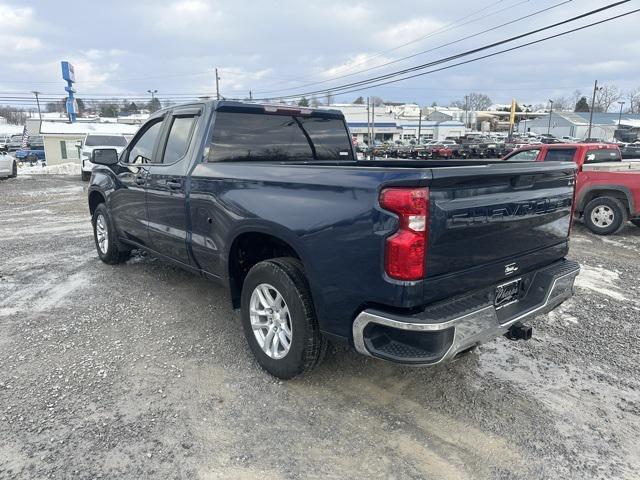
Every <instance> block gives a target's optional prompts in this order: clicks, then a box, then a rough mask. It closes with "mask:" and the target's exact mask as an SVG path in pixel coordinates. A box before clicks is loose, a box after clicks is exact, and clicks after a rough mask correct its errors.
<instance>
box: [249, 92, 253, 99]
mask: <svg viewBox="0 0 640 480" xmlns="http://www.w3.org/2000/svg"><path fill="white" fill-rule="evenodd" d="M249 100H253V95H252V94H251V90H249Z"/></svg>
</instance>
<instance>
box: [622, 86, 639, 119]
mask: <svg viewBox="0 0 640 480" xmlns="http://www.w3.org/2000/svg"><path fill="white" fill-rule="evenodd" d="M624 98H626V99H627V104H628V105H629V108H628V112H629V113H640V87H638V88H634V89H633V90H629V91H627V92H625V94H624Z"/></svg>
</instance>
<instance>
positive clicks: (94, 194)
mask: <svg viewBox="0 0 640 480" xmlns="http://www.w3.org/2000/svg"><path fill="white" fill-rule="evenodd" d="M106 202H107V199H106V197H105V195H104V194H103V193H102V192H101V191H99V190H92V191H90V192H89V213H90V214H91V215H93V212H95V211H96V208H98V205H100V204H101V203H106Z"/></svg>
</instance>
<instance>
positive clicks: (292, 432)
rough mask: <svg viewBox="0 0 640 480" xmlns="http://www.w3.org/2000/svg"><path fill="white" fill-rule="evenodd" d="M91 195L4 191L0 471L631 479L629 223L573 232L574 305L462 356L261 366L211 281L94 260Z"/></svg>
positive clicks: (634, 286)
mask: <svg viewBox="0 0 640 480" xmlns="http://www.w3.org/2000/svg"><path fill="white" fill-rule="evenodd" d="M85 191H86V184H85V183H82V182H81V181H80V180H79V177H78V178H76V177H67V176H45V175H31V176H28V175H23V176H19V177H18V178H17V179H11V180H4V181H0V439H1V440H0V478H2V479H4V478H20V479H44V478H65V479H67V478H82V479H84V478H87V479H91V478H101V479H107V478H113V479H116V478H117V479H129V478H131V479H142V478H154V479H164V478H189V479H190V478H233V479H235V478H255V477H258V476H261V477H264V478H318V477H322V478H380V477H384V478H397V479H405V478H427V479H462V478H471V479H486V478H509V479H531V478H536V479H537V478H563V479H567V478H575V479H584V478H602V479H612V478H625V479H637V478H638V476H639V475H640V474H639V473H638V472H640V441H639V438H640V375H639V374H640V367H639V363H640V354H639V337H640V335H639V333H638V332H639V329H638V317H639V314H640V295H639V293H640V282H638V279H639V278H640V228H637V227H634V226H633V225H629V226H628V227H627V228H626V229H625V230H624V231H623V232H622V233H621V234H619V235H617V236H614V237H605V238H600V237H596V236H594V235H592V234H590V233H589V232H587V231H586V230H585V228H584V227H582V225H580V224H577V225H576V226H575V229H574V235H573V239H572V242H571V244H572V246H571V257H572V258H573V259H576V260H578V261H579V262H580V263H581V264H582V266H583V273H582V274H581V276H580V277H579V284H578V287H577V289H576V290H577V291H576V296H575V297H574V298H573V299H572V300H571V301H569V302H567V303H565V304H564V305H562V306H561V307H560V308H559V309H557V310H556V311H554V312H552V313H551V314H549V315H547V316H545V317H539V318H538V319H537V320H536V321H535V322H533V325H534V339H533V340H532V341H530V342H526V343H523V342H517V343H516V342H509V341H507V340H505V339H502V338H501V339H498V340H496V341H494V342H492V343H490V344H487V345H485V346H483V347H481V348H480V349H479V351H478V352H474V353H472V354H470V355H468V356H466V357H464V358H462V359H460V360H458V361H457V362H455V363H453V364H449V365H444V366H439V367H435V368H406V367H401V366H397V365H393V364H388V363H384V362H381V361H377V360H372V359H367V358H364V357H362V356H359V355H358V354H356V353H353V352H351V351H348V350H346V349H331V351H330V352H329V355H328V357H327V359H326V361H325V362H324V363H323V364H322V365H321V366H320V368H319V369H317V370H316V371H315V372H313V373H312V374H310V375H308V376H306V377H303V378H300V379H296V380H293V381H290V382H281V381H277V380H275V379H274V378H272V377H270V376H269V375H267V374H265V373H264V372H262V371H261V370H260V369H259V367H258V366H257V364H256V363H255V362H254V361H253V359H252V357H251V355H250V352H249V350H248V348H247V346H246V345H245V341H244V338H243V336H242V331H241V327H240V324H239V319H238V315H237V313H235V312H234V311H233V310H231V309H230V307H229V301H228V295H227V293H226V292H225V290H224V289H222V288H219V287H218V286H216V285H215V284H212V283H210V282H208V281H205V280H203V279H200V278H198V277H195V276H192V275H190V274H188V273H186V272H183V271H180V270H177V269H175V268H173V267H171V266H167V265H165V264H163V263H162V262H160V261H157V260H155V259H153V258H151V257H149V256H140V255H137V256H134V257H133V258H132V259H131V260H130V261H129V262H128V263H127V264H125V265H121V266H117V267H111V266H107V265H104V264H102V263H101V262H100V261H99V260H98V257H97V254H96V253H95V248H94V245H93V239H92V235H91V226H90V223H89V215H88V209H87V207H86V193H85Z"/></svg>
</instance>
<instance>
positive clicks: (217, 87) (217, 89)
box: [216, 68, 220, 100]
mask: <svg viewBox="0 0 640 480" xmlns="http://www.w3.org/2000/svg"><path fill="white" fill-rule="evenodd" d="M219 82H220V77H219V76H218V69H217V68H216V99H217V100H220V83H219Z"/></svg>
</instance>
